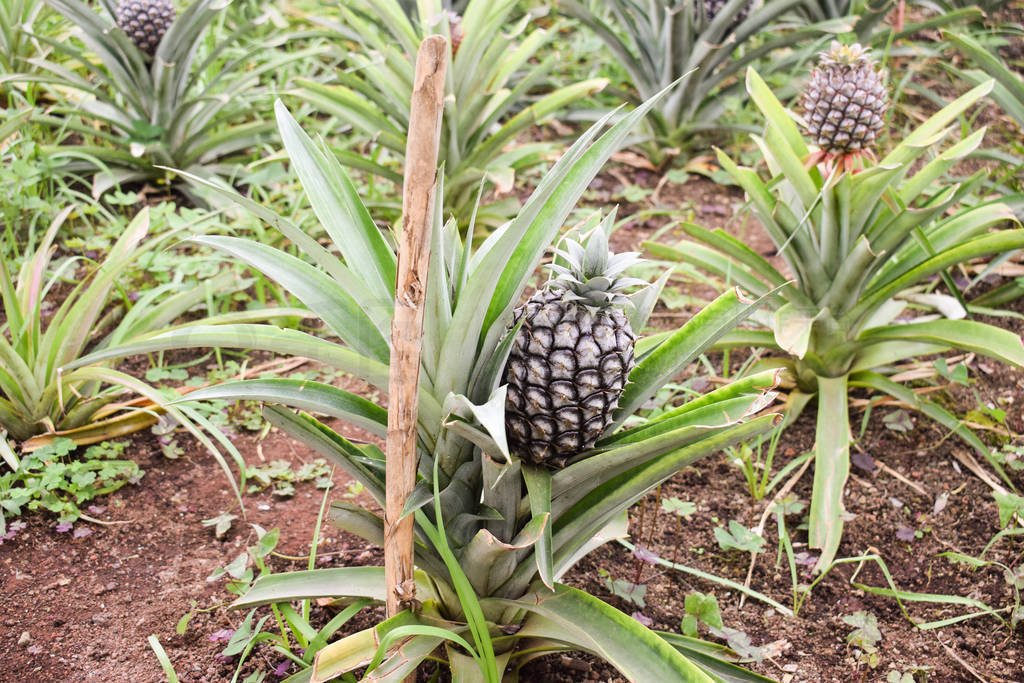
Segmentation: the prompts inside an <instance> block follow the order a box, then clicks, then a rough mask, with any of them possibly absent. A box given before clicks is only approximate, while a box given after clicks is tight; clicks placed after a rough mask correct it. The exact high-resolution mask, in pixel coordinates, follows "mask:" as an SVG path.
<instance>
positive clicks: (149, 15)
mask: <svg viewBox="0 0 1024 683" xmlns="http://www.w3.org/2000/svg"><path fill="white" fill-rule="evenodd" d="M116 19H117V27H118V28H120V29H121V30H122V31H124V32H125V33H127V34H128V37H129V38H131V40H132V42H133V43H135V45H136V46H137V47H138V48H139V49H140V50H142V51H143V52H145V53H146V54H147V55H149V56H150V57H152V56H153V55H154V54H156V48H157V46H158V45H159V44H160V40H161V39H162V38H163V37H164V34H165V33H167V29H168V28H170V26H171V22H172V21H174V5H173V4H171V0H121V1H120V2H118V3H117V17H116Z"/></svg>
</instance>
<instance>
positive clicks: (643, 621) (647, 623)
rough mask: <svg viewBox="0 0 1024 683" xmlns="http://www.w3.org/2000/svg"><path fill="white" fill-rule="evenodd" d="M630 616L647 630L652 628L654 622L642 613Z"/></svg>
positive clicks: (634, 613)
mask: <svg viewBox="0 0 1024 683" xmlns="http://www.w3.org/2000/svg"><path fill="white" fill-rule="evenodd" d="M631 616H632V617H633V618H634V619H636V620H637V621H639V622H640V623H641V624H643V625H644V626H646V627H647V628H651V627H652V626H654V620H653V619H651V618H650V617H649V616H647V615H646V614H644V613H643V612H633V614H632V615H631Z"/></svg>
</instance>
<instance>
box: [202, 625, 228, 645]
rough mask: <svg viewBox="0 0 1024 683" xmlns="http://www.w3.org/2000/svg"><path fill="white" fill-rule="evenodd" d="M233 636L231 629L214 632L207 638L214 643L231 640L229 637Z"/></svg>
mask: <svg viewBox="0 0 1024 683" xmlns="http://www.w3.org/2000/svg"><path fill="white" fill-rule="evenodd" d="M233 635H235V629H233V628H222V629H220V630H219V631H214V632H213V633H211V634H210V635H209V637H207V640H209V641H210V642H211V643H216V642H217V641H218V640H231V636H233Z"/></svg>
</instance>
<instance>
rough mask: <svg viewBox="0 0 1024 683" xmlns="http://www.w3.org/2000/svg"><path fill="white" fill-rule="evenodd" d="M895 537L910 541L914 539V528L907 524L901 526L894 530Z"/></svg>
mask: <svg viewBox="0 0 1024 683" xmlns="http://www.w3.org/2000/svg"><path fill="white" fill-rule="evenodd" d="M896 538H898V539H900V540H901V541H906V542H907V543H910V542H911V541H913V540H914V530H913V529H911V528H910V527H908V526H901V527H900V528H899V529H897V530H896Z"/></svg>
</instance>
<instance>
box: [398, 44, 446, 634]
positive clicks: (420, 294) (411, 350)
mask: <svg viewBox="0 0 1024 683" xmlns="http://www.w3.org/2000/svg"><path fill="white" fill-rule="evenodd" d="M447 70H448V43H447V41H446V40H445V38H444V37H442V36H429V37H427V38H426V39H425V40H424V41H423V42H422V43H421V44H420V49H419V54H417V55H416V76H415V80H414V81H413V90H412V106H411V109H410V114H409V140H408V142H407V144H406V148H405V184H404V187H403V191H402V234H401V237H400V240H399V242H400V251H399V255H398V285H397V287H396V290H395V317H394V319H393V320H392V322H391V374H390V377H389V382H388V438H387V464H386V474H387V492H386V495H387V501H386V505H385V512H384V520H385V522H384V524H385V529H384V575H385V578H386V581H387V615H388V616H389V617H392V616H394V615H396V614H398V613H399V612H400V611H402V609H404V608H405V607H406V606H407V605H409V604H412V603H413V601H414V600H415V597H416V582H415V580H414V578H413V517H412V515H410V516H408V517H406V518H405V519H403V520H401V521H398V519H399V517H400V516H401V514H402V509H403V508H404V507H405V501H406V499H407V498H408V497H409V494H411V493H412V490H413V487H414V486H415V485H416V432H417V430H416V400H417V392H418V388H419V377H420V355H421V352H422V343H423V339H422V337H423V299H424V295H425V294H426V289H427V284H426V283H427V268H428V266H429V264H430V227H431V219H432V218H433V213H434V191H435V189H436V187H437V184H436V180H437V149H438V145H439V144H440V140H441V111H442V109H443V107H444V82H445V74H446V72H447Z"/></svg>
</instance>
